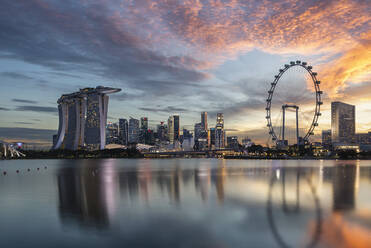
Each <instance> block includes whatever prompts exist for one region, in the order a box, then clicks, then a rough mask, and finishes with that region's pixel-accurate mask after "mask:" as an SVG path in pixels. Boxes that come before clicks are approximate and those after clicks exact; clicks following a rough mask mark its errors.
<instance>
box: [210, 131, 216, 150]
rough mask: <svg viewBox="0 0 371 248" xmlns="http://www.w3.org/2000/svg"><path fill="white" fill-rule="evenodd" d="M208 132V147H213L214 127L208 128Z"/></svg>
mask: <svg viewBox="0 0 371 248" xmlns="http://www.w3.org/2000/svg"><path fill="white" fill-rule="evenodd" d="M209 133H210V135H209V137H210V143H209V147H210V148H213V147H215V127H212V128H210V130H209Z"/></svg>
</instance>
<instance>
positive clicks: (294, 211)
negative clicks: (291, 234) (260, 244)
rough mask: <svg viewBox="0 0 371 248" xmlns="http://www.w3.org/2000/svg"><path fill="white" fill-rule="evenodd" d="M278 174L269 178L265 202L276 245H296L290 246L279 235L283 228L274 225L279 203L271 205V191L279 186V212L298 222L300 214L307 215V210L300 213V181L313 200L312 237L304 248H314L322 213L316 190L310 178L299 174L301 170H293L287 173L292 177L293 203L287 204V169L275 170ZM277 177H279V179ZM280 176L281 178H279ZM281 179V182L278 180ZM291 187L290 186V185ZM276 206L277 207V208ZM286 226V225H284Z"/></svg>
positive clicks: (317, 239) (317, 238)
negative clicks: (292, 217)
mask: <svg viewBox="0 0 371 248" xmlns="http://www.w3.org/2000/svg"><path fill="white" fill-rule="evenodd" d="M277 171H279V173H278V174H277V173H276V175H273V176H272V178H271V182H270V186H269V193H268V201H267V216H268V222H269V226H270V228H271V231H272V234H273V236H274V237H275V239H276V240H277V243H278V244H279V245H280V246H281V247H284V248H286V247H296V245H290V244H289V243H288V242H287V240H285V238H284V235H283V234H281V233H280V230H284V229H285V227H283V228H281V227H279V224H278V223H276V220H275V214H274V212H275V210H277V207H279V203H276V206H274V203H273V201H274V200H273V189H274V187H275V186H276V185H277V184H279V185H278V186H279V187H281V189H282V190H281V195H282V196H281V210H282V212H283V213H284V215H285V216H287V215H291V216H292V215H294V216H295V218H296V219H297V220H298V219H299V217H300V214H304V215H308V213H307V212H306V211H307V209H305V210H304V213H302V211H301V205H300V197H301V191H300V183H301V181H305V183H306V184H305V186H307V187H309V188H310V193H311V199H312V200H313V205H314V209H313V211H314V212H315V214H314V216H315V217H314V219H315V220H314V223H313V229H314V230H312V231H311V233H312V235H311V237H310V240H309V241H308V243H307V244H306V245H304V247H315V246H316V245H317V243H318V242H319V239H320V236H321V228H322V213H321V206H320V201H319V198H318V195H317V193H316V189H315V187H314V186H313V183H312V181H311V178H310V177H309V176H308V175H305V174H304V173H301V168H295V170H294V171H291V173H290V171H289V174H293V175H294V178H295V180H294V184H295V185H296V186H294V188H295V190H294V191H295V196H294V203H293V204H289V203H288V201H287V192H286V182H287V180H286V174H287V169H286V168H282V169H281V170H277ZM277 175H280V176H279V177H278V176H277ZM281 175H282V176H281ZM280 178H281V180H280ZM291 187H292V185H291ZM277 205H278V206H277ZM291 224H293V225H296V224H297V222H296V221H295V222H293V223H291ZM286 225H287V223H286ZM286 228H287V227H286Z"/></svg>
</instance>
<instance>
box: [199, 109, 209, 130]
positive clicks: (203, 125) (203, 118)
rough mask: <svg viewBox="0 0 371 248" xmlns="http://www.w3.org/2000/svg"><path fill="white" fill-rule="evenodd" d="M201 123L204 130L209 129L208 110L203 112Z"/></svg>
mask: <svg viewBox="0 0 371 248" xmlns="http://www.w3.org/2000/svg"><path fill="white" fill-rule="evenodd" d="M201 125H202V128H203V129H204V130H206V131H207V130H208V128H207V112H202V113H201Z"/></svg>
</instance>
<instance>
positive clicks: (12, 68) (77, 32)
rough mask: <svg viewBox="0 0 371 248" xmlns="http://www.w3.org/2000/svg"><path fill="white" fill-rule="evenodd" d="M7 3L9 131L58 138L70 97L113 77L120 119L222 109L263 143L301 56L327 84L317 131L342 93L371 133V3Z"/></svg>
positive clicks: (3, 17)
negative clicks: (272, 104)
mask: <svg viewBox="0 0 371 248" xmlns="http://www.w3.org/2000/svg"><path fill="white" fill-rule="evenodd" d="M1 6H2V7H1V9H0V82H1V91H0V116H1V118H0V139H6V140H20V139H23V140H24V141H39V142H46V141H47V142H51V137H50V136H49V135H50V133H53V132H47V135H45V134H46V133H45V132H43V130H56V129H57V128H58V115H57V109H56V106H57V104H56V101H57V99H58V98H59V97H60V95H61V94H65V93H71V92H74V91H77V90H78V89H79V88H83V87H95V86H97V85H104V86H111V87H118V88H121V89H122V92H120V93H117V94H114V95H111V97H110V103H109V121H113V122H114V121H117V119H118V118H122V117H124V118H128V117H129V116H132V117H135V118H140V117H142V116H148V117H149V120H150V124H151V125H152V126H155V125H156V124H157V123H159V122H160V121H165V120H167V118H168V116H169V115H171V114H180V116H181V125H182V126H185V127H188V128H192V126H193V125H194V123H195V122H199V121H200V112H201V111H208V112H209V115H210V120H209V122H210V123H211V124H213V123H215V120H214V119H215V113H217V112H223V113H224V115H225V126H226V128H227V130H229V131H228V134H234V135H239V136H245V135H248V136H250V137H251V138H253V139H254V140H255V141H257V142H258V143H264V142H266V140H267V129H266V123H265V118H264V117H265V111H264V108H265V99H266V96H267V90H268V88H269V84H270V82H271V81H272V80H273V78H274V75H275V74H276V73H277V71H278V69H279V68H282V66H283V65H284V64H285V63H288V62H289V61H291V60H298V59H299V60H301V61H307V62H308V63H309V64H311V65H312V66H313V68H314V71H317V72H318V77H319V79H320V80H321V82H322V83H321V89H322V90H323V91H324V92H325V94H324V105H323V111H322V113H323V115H322V116H321V118H320V120H319V125H320V126H319V128H317V130H316V132H317V134H318V133H319V132H320V131H321V130H322V129H328V128H329V127H330V103H331V101H334V100H340V101H344V102H346V103H350V104H355V105H356V111H357V112H356V118H357V125H356V128H357V132H366V131H370V130H371V121H370V118H369V115H370V113H371V104H370V100H371V27H370V24H371V14H370V13H371V2H370V0H363V1H362V0H360V1H351V0H333V1H323V0H318V1H314V0H308V1H299V0H296V1H295V0H274V1H267V0H255V1H253V0H251V1H241V0H226V1H222V0H215V1H211V0H210V1H201V0H198V1H196V0H195V1H192V0H190V1H172V0H158V1H149V0H148V1H145V0H132V1H118V0H117V1H116V0H89V1H87V0H64V1H58V0H49V1H47V0H18V1H3V2H2V3H1ZM293 84H295V82H293ZM292 89H295V87H293V88H292ZM292 89H290V88H288V89H287V91H290V90H292ZM307 90H308V91H310V88H308V89H307ZM298 104H299V105H300V103H298ZM301 104H302V105H303V106H302V107H303V108H305V105H306V104H313V103H312V102H310V103H308V102H307V101H303V102H302V103H301ZM15 128H20V129H15Z"/></svg>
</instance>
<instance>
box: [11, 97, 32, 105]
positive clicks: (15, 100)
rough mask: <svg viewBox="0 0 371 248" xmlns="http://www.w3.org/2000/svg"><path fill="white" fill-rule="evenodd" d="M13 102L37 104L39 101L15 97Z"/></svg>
mask: <svg viewBox="0 0 371 248" xmlns="http://www.w3.org/2000/svg"><path fill="white" fill-rule="evenodd" d="M12 101H13V102H20V103H33V104H36V103H37V101H32V100H26V99H18V98H13V99H12Z"/></svg>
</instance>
